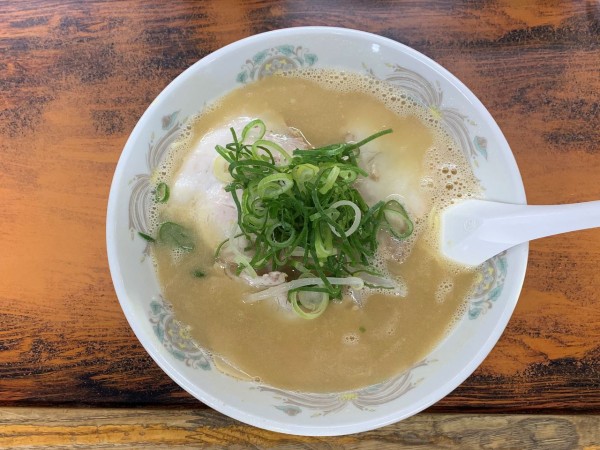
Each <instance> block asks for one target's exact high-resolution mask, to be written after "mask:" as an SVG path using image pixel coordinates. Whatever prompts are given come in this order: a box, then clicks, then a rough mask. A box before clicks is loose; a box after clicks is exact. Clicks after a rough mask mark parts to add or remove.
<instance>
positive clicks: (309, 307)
mask: <svg viewBox="0 0 600 450" xmlns="http://www.w3.org/2000/svg"><path fill="white" fill-rule="evenodd" d="M310 294H316V295H318V296H319V301H318V303H315V302H314V301H310V300H309V301H307V300H305V299H304V298H303V297H306V296H308V295H310ZM301 296H302V297H301ZM289 300H290V303H291V304H292V310H293V311H294V312H295V313H296V314H297V315H298V316H300V317H302V318H303V319H309V320H310V319H316V318H317V317H319V316H320V315H321V314H323V313H324V312H325V309H327V305H328V303H329V295H328V294H327V292H310V291H294V292H290V293H289Z"/></svg>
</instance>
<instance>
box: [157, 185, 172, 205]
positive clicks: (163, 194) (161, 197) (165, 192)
mask: <svg viewBox="0 0 600 450" xmlns="http://www.w3.org/2000/svg"><path fill="white" fill-rule="evenodd" d="M169 195H170V193H169V186H168V185H167V184H166V183H158V186H156V190H155V191H154V199H155V200H156V203H166V202H167V200H169Z"/></svg>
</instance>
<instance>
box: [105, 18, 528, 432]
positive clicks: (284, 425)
mask: <svg viewBox="0 0 600 450" xmlns="http://www.w3.org/2000/svg"><path fill="white" fill-rule="evenodd" d="M320 34H337V35H344V36H349V37H354V38H360V39H369V40H371V42H373V43H379V44H385V45H387V46H392V47H395V48H397V49H398V50H399V51H400V52H402V53H405V54H408V55H409V56H411V57H413V58H415V59H416V60H418V61H420V62H421V63H423V64H425V65H426V66H428V67H429V68H430V69H431V70H433V71H434V72H436V73H437V74H438V75H439V76H441V77H444V78H446V79H447V80H448V81H449V82H450V83H451V84H452V85H453V86H455V87H456V88H457V89H458V91H459V92H460V93H461V94H462V95H464V96H465V97H466V98H467V100H468V101H469V102H470V103H471V104H473V105H474V106H475V108H476V109H477V111H478V113H479V114H480V115H481V116H482V117H483V118H484V121H485V122H486V125H487V126H489V127H490V130H491V131H492V133H493V135H494V139H496V140H497V141H498V142H499V145H500V146H501V147H504V146H505V147H506V148H507V149H508V152H506V155H504V157H505V158H506V160H507V162H508V163H509V164H510V165H511V166H512V175H513V178H514V180H512V181H513V184H514V185H515V188H516V190H517V191H518V192H517V197H519V201H520V202H521V203H526V197H525V190H524V186H523V181H522V177H521V175H520V172H519V168H518V166H517V164H516V160H515V158H514V154H513V153H512V150H511V149H510V146H509V145H508V142H507V141H506V138H505V137H504V135H503V133H502V131H501V130H500V128H499V126H498V124H497V123H496V121H495V120H494V119H493V117H492V116H491V114H490V113H489V112H488V110H487V108H486V107H485V106H484V105H483V104H482V103H481V101H480V100H479V99H478V98H477V97H476V96H475V94H473V92H472V91H471V90H470V89H469V88H468V87H467V86H466V85H465V84H464V83H463V82H462V81H460V80H459V79H458V78H457V77H456V76H454V75H453V74H452V73H451V72H449V71H448V70H447V69H445V68H444V67H442V66H441V65H440V64H438V63H437V62H435V61H433V60H432V59H430V58H429V57H427V56H425V55H424V54H422V53H420V52H418V51H417V50H414V49H412V48H411V47H408V46H406V45H405V44H402V43H400V42H398V41H395V40H393V39H389V38H386V37H383V36H380V35H377V34H374V33H370V32H366V31H360V30H356V29H351V28H341V27H327V26H300V27H291V28H283V29H278V30H273V31H267V32H264V33H260V34H255V35H252V36H249V37H246V38H243V39H241V40H238V41H236V42H233V43H230V44H228V45H226V46H224V47H222V48H220V49H218V50H216V51H214V52H212V53H210V54H208V55H206V56H204V57H203V58H201V59H200V60H198V61H197V62H195V63H194V64H192V65H191V66H190V67H188V68H187V69H185V70H184V71H183V72H182V73H180V74H179V75H178V76H177V77H175V78H174V79H173V80H172V81H171V82H170V83H169V84H168V85H167V86H166V87H165V88H164V89H163V90H162V91H161V92H160V94H159V95H158V96H157V97H156V98H155V99H154V100H153V101H152V103H151V104H150V105H149V106H148V108H147V109H146V110H145V112H144V113H143V114H142V116H141V117H140V119H139V120H138V122H137V123H136V125H135V127H134V129H133V131H132V132H131V134H130V136H129V138H128V139H127V141H126V143H125V146H124V147H123V150H122V152H121V155H120V157H119V161H118V163H117V166H116V169H115V173H114V176H113V179H112V182H111V186H110V192H109V199H108V203H107V218H106V246H107V256H108V262H109V269H110V274H111V278H112V281H113V286H114V288H115V292H116V294H117V298H118V300H119V304H120V305H121V308H122V309H123V312H124V314H125V317H126V319H127V321H128V323H129V326H130V327H131V329H132V330H133V332H134V334H135V335H136V337H137V339H138V341H139V342H140V343H141V344H142V346H143V347H144V349H145V351H146V352H147V353H148V354H149V355H150V357H151V358H152V359H153V360H154V361H155V362H156V364H157V365H158V366H159V367H160V368H161V369H162V370H163V371H164V372H165V373H166V374H167V376H169V377H170V378H171V379H172V380H173V381H175V382H176V383H177V384H178V385H179V386H180V387H181V388H183V389H184V390H185V391H187V392H188V393H189V394H190V395H192V396H193V397H195V398H196V399H198V400H199V401H201V402H202V403H204V404H206V405H207V406H209V407H211V408H214V409H215V410H217V411H219V412H221V413H223V414H225V415H227V416H229V417H231V418H233V419H236V420H239V421H241V422H244V423H246V424H249V425H253V426H257V427H260V428H263V429H267V430H271V431H276V432H281V433H291V434H296V435H304V436H338V435H345V434H351V433H358V432H363V431H368V430H372V429H375V428H379V427H383V426H386V425H389V424H392V423H395V422H398V421H401V420H403V419H406V418H407V417H410V416H412V415H414V414H417V413H418V412H420V411H422V410H424V409H425V408H427V407H429V406H431V405H432V404H434V403H436V402H438V401H439V400H441V399H442V398H444V397H445V396H447V395H448V394H449V393H450V392H451V391H452V390H454V389H455V388H456V387H458V386H459V385H460V384H461V383H462V382H463V381H464V380H465V379H466V378H467V377H469V376H470V375H471V374H472V373H473V372H474V371H475V369H476V368H477V367H478V366H479V365H480V364H481V362H482V361H483V360H484V359H485V358H486V357H487V355H488V354H489V353H490V352H491V350H492V348H493V347H494V345H495V344H496V342H497V341H498V339H499V338H500V336H501V334H502V333H503V331H504V329H505V328H506V325H507V323H508V321H509V319H510V317H511V316H512V313H513V311H514V308H515V307H516V303H517V301H518V299H519V295H520V291H521V289H522V287H523V282H524V278H525V271H526V267H527V259H528V248H529V246H528V243H525V244H521V245H520V246H518V247H515V249H516V251H517V252H518V258H517V262H518V264H516V265H515V266H516V267H514V268H511V273H513V277H514V278H515V282H514V286H515V287H516V288H514V289H513V292H512V293H511V294H510V297H509V300H510V301H509V302H507V304H506V306H505V308H504V311H503V314H502V316H501V317H500V318H499V320H498V321H497V322H496V323H495V325H494V328H493V330H492V332H491V333H490V334H489V335H488V337H487V339H486V340H485V341H484V342H483V343H482V345H481V346H480V347H479V350H478V351H477V352H476V353H475V354H474V355H473V357H472V358H471V361H470V363H469V364H468V365H466V366H464V367H463V368H462V369H461V370H460V371H459V372H458V373H456V374H455V376H454V377H452V378H450V379H448V380H447V381H446V382H445V383H444V384H443V385H441V386H439V387H438V389H436V390H435V391H433V392H431V393H430V394H428V395H427V396H425V397H424V398H422V399H421V401H419V402H418V403H416V406H415V407H414V408H413V409H412V410H411V411H410V412H406V413H404V414H398V413H394V412H392V413H389V414H387V415H385V416H378V417H374V418H372V419H368V420H361V421H359V422H352V423H347V424H340V425H328V426H318V425H315V426H306V425H299V424H294V423H292V422H285V421H278V420H273V419H267V418H264V417H261V416H259V415H256V414H254V413H251V412H248V411H246V410H243V409H241V408H238V407H235V406H231V405H228V404H226V403H225V402H223V401H222V400H220V399H219V398H217V397H214V396H213V395H211V394H209V393H208V392H206V391H205V390H203V389H202V388H201V387H199V386H197V385H194V384H192V383H191V382H189V381H188V380H187V379H186V377H185V376H184V375H182V374H180V373H179V372H178V370H177V369H176V368H175V367H174V366H173V365H172V364H171V362H170V361H169V360H168V359H167V358H166V357H165V356H164V355H163V354H162V353H161V352H160V351H159V350H158V349H157V348H155V345H154V344H153V343H152V342H150V341H149V340H148V339H147V337H146V336H145V334H146V333H145V332H144V331H143V329H142V327H141V325H138V321H139V319H136V316H135V314H134V310H133V306H132V305H131V304H130V303H131V299H130V298H129V297H128V295H127V293H126V290H125V282H124V279H123V278H122V271H121V266H120V264H119V260H118V257H117V249H116V241H117V239H116V228H115V227H114V226H113V225H114V224H115V223H116V215H117V201H118V198H117V195H116V193H115V192H116V191H117V190H118V185H119V184H120V183H121V180H122V178H123V174H124V171H125V161H126V160H127V159H128V157H129V155H130V154H131V153H132V152H133V151H134V150H135V143H136V142H137V141H138V140H139V139H140V136H141V133H142V129H143V127H144V124H145V123H146V122H147V120H148V118H149V117H150V116H152V115H154V114H155V112H156V110H158V109H159V107H160V104H161V103H162V100H163V99H165V98H167V97H169V96H170V95H171V92H172V91H173V90H175V89H176V87H177V85H179V84H181V83H183V82H184V81H185V80H187V79H188V78H189V77H191V76H194V74H195V73H196V72H197V71H198V70H200V69H201V68H202V67H204V66H206V65H209V64H210V63H211V62H212V61H214V60H216V59H218V58H220V57H221V55H224V54H226V53H228V52H230V51H232V50H236V49H238V48H243V47H244V46H246V45H248V44H250V43H254V42H257V41H260V40H265V41H267V40H268V39H269V38H271V37H279V36H283V35H290V36H294V37H301V36H310V35H320Z"/></svg>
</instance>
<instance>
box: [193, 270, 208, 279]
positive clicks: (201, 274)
mask: <svg viewBox="0 0 600 450" xmlns="http://www.w3.org/2000/svg"><path fill="white" fill-rule="evenodd" d="M192 275H194V277H196V278H203V277H204V276H206V274H205V273H204V272H203V271H201V270H200V269H196V270H194V271H193V272H192Z"/></svg>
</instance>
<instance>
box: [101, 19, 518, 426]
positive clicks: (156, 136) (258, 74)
mask: <svg viewBox="0 0 600 450" xmlns="http://www.w3.org/2000/svg"><path fill="white" fill-rule="evenodd" d="M310 67H315V68H338V69H342V70H346V71H354V72H360V73H366V74H369V75H370V76H372V77H375V78H377V79H380V80H386V81H387V82H389V83H392V84H394V85H396V86H399V87H401V88H402V89H404V91H405V92H406V93H407V94H408V95H409V97H410V98H411V99H412V100H413V101H415V102H418V103H420V104H421V105H423V106H424V107H426V108H429V109H431V110H432V111H435V112H436V116H437V117H438V118H439V121H440V122H441V123H442V124H443V126H444V127H445V128H446V130H447V131H448V133H450V134H451V135H452V136H453V138H454V139H455V141H456V142H457V144H458V145H460V147H461V150H462V151H463V152H464V154H465V156H466V157H467V159H468V160H469V162H470V163H471V165H472V168H473V171H474V174H475V176H476V177H477V178H478V179H479V180H480V182H481V185H482V188H483V192H485V197H486V198H488V199H491V200H496V201H503V202H511V203H525V194H524V189H523V184H522V181H521V177H520V175H519V171H518V168H517V166H516V163H515V160H514V158H513V155H512V153H511V150H510V147H509V146H508V144H507V142H506V140H505V138H504V136H503V135H502V133H501V131H500V129H499V128H498V126H497V125H496V123H495V122H494V120H493V118H492V117H491V116H490V114H489V113H488V112H487V110H486V109H485V107H484V106H483V105H482V104H481V102H480V101H479V100H478V99H477V98H476V97H475V96H474V95H473V93H471V91H469V89H468V88H467V87H465V85H464V84H462V83H461V82H460V81H459V80H458V79H457V78H456V77H454V76H453V75H452V74H450V73H449V72H448V71H447V70H445V69H444V68H443V67H441V66H440V65H438V64H437V63H435V62H433V61H432V60H430V59H428V58H427V57H425V56H423V55H422V54H420V53H418V52H416V51H415V50H412V49H410V48H408V47H406V46H404V45H402V44H400V43H398V42H395V41H392V40H390V39H386V38H383V37H381V36H377V35H373V34H370V33H365V32H361V31H355V30H348V29H341V28H329V27H304V28H291V29H284V30H278V31H272V32H268V33H264V34H259V35H256V36H252V37H249V38H247V39H243V40H241V41H239V42H236V43H233V44H231V45H228V46H227V47H224V48H222V49H220V50H218V51H216V52H214V53H212V54H211V55H209V56H207V57H205V58H203V59H202V60H200V61H198V62H197V63H195V64H194V65H193V66H191V67H190V68H189V69H187V70H186V71H185V72H183V73H182V74H181V75H180V76H178V77H177V78H176V79H175V80H174V81H173V82H172V83H171V84H169V86H167V87H166V88H165V89H164V90H163V92H161V94H160V95H159V96H158V97H157V98H156V99H155V100H154V101H153V102H152V104H151V105H150V106H149V108H148V109H147V111H146V112H145V113H144V115H143V116H142V118H141V119H140V120H139V122H138V123H137V125H136V127H135V129H134V130H133V132H132V134H131V136H130V137H129V140H128V141H127V144H126V145H125V148H124V150H123V153H122V155H121V158H120V160H119V163H118V165H117V169H116V171H115V175H114V179H113V183H112V186H111V191H110V198H109V203H108V214H107V229H106V235H107V247H108V259H109V264H110V270H111V275H112V279H113V283H114V286H115V290H116V293H117V296H118V298H119V302H120V304H121V307H122V309H123V311H124V313H125V316H126V317H127V320H128V321H129V324H130V325H131V328H132V329H133V331H134V332H135V334H136V336H137V337H138V339H139V341H140V342H141V343H142V345H143V346H144V348H145V349H146V351H147V352H148V353H149V354H150V356H151V357H152V358H153V359H154V360H155V361H156V363H157V364H158V365H159V366H160V367H161V368H162V369H163V370H164V371H165V373H166V374H167V375H169V376H170V377H171V378H172V379H173V380H174V381H175V382H176V383H177V384H179V385H180V386H181V387H182V388H183V389H185V390H186V391H187V392H189V393H190V394H191V395H193V396H194V397H196V398H197V399H198V400H199V401H201V402H203V403H205V404H207V405H208V406H210V407H212V408H214V409H216V410H218V411H220V412H222V413H223V414H226V415H228V416H230V417H232V418H234V419H237V420H240V421H242V422H245V423H247V424H250V425H254V426H257V427H261V428H265V429H268V430H273V431H278V432H285V433H291V434H298V435H313V436H324V435H343V434H350V433H357V432H361V431H366V430H370V429H374V428H378V427H382V426H385V425H387V424H391V423H394V422H397V421H400V420H402V419H405V418H407V417H410V416H412V415H414V414H416V413H418V412H419V411H421V410H423V409H424V408H427V407H428V406H430V405H432V404H434V403H435V402H437V401H438V400H440V399H442V398H443V397H444V396H446V395H447V394H448V393H450V392H451V391H452V390H453V389H455V388H456V387H457V386H458V385H459V384H460V383H461V382H463V381H464V380H465V379H466V378H467V377H468V376H469V375H470V374H471V373H472V372H473V371H474V370H475V369H476V368H477V367H478V366H479V364H480V363H481V362H482V361H483V359H484V358H485V357H486V356H487V354H488V353H489V352H490V351H491V349H492V347H493V346H494V345H495V343H496V342H497V340H498V339H499V337H500V335H501V334H502V332H503V330H504V328H505V326H506V324H507V322H508V320H509V318H510V316H511V314H512V312H513V310H514V308H515V305H516V302H517V299H518V297H519V293H520V290H521V286H522V284H523V279H524V275H525V268H526V264H527V251H528V246H527V244H522V245H520V246H518V247H514V248H512V249H510V250H509V251H507V252H505V253H503V254H500V255H498V256H496V257H494V258H492V259H490V260H489V261H487V262H486V263H485V264H484V265H483V266H481V267H480V268H479V269H478V270H479V272H480V276H479V277H478V281H477V285H476V287H475V289H474V291H473V294H472V295H471V297H470V298H469V300H468V304H467V305H466V311H465V313H464V315H463V316H462V317H461V319H460V320H459V322H458V323H457V325H456V326H455V327H454V328H453V331H451V332H450V333H449V334H448V335H447V336H446V337H445V338H444V339H443V340H442V341H441V342H440V343H439V344H438V345H437V347H435V348H434V349H433V350H432V351H431V352H430V353H429V354H428V355H427V356H426V357H425V358H424V359H423V360H421V361H419V362H418V363H417V364H415V365H413V366H412V367H410V368H409V369H408V370H406V371H405V372H403V373H401V374H398V375H397V376H395V377H393V378H391V379H389V380H386V381H384V382H382V383H379V384H376V385H372V386H368V387H365V388H362V389H358V390H354V391H348V392H343V393H325V394H323V393H319V394H316V393H303V392H293V391H285V390H282V389H277V388H274V387H270V386H266V385H262V384H259V383H256V382H251V381H242V380H238V379H235V378H232V377H230V376H227V375H225V374H223V373H222V372H221V371H219V370H218V369H217V368H216V367H215V364H214V363H213V361H212V359H211V356H210V354H209V353H208V352H206V351H205V350H203V349H202V348H200V347H198V346H197V345H196V344H195V343H194V342H193V341H192V340H191V339H190V338H189V336H188V334H187V333H186V329H185V327H184V326H183V325H182V324H180V323H179V322H178V320H177V318H176V317H174V316H173V311H172V309H171V308H170V306H169V303H168V302H167V301H166V300H165V299H164V298H163V297H162V296H161V291H160V287H159V284H158V281H157V278H156V275H155V271H154V267H153V262H152V260H151V258H150V255H149V245H148V244H147V242H146V241H144V240H143V239H140V238H139V237H138V236H137V231H147V230H148V229H149V224H150V222H149V217H148V211H149V210H150V207H151V202H152V200H151V195H152V194H151V190H152V174H153V173H154V172H155V171H156V170H157V168H158V167H159V165H160V163H161V160H162V158H163V157H164V155H165V154H166V153H167V152H168V150H169V147H170V145H171V144H172V143H173V142H174V141H175V140H177V138H178V137H179V136H180V135H181V133H182V132H184V131H185V129H186V119H187V118H189V117H192V116H194V115H195V114H197V113H198V112H199V111H200V110H202V108H203V107H204V106H205V105H207V104H208V103H210V102H211V101H213V100H216V99H217V98H219V97H221V96H222V95H223V94H225V93H227V92H229V91H231V90H232V89H234V88H236V87H239V86H240V85H243V84H245V83H251V82H252V81H254V80H258V79H260V78H263V77H267V76H269V75H271V74H275V73H279V72H282V71H289V70H295V69H303V68H310ZM423 320H426V317H423Z"/></svg>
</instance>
